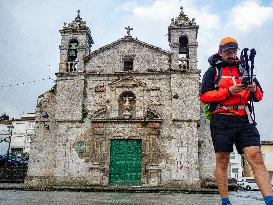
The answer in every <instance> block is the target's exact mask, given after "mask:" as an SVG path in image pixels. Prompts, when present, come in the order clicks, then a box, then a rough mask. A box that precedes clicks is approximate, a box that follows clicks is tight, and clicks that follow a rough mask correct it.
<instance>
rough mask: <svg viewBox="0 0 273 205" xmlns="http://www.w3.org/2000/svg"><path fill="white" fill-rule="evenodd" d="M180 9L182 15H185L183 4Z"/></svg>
mask: <svg viewBox="0 0 273 205" xmlns="http://www.w3.org/2000/svg"><path fill="white" fill-rule="evenodd" d="M180 9H181V11H180V15H184V11H183V6H181V7H180Z"/></svg>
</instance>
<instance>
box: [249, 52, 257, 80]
mask: <svg viewBox="0 0 273 205" xmlns="http://www.w3.org/2000/svg"><path fill="white" fill-rule="evenodd" d="M255 55H256V50H255V49H254V48H252V49H251V50H250V55H249V60H250V62H251V68H250V72H251V73H250V83H253V70H254V58H255Z"/></svg>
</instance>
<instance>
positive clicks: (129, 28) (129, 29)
mask: <svg viewBox="0 0 273 205" xmlns="http://www.w3.org/2000/svg"><path fill="white" fill-rule="evenodd" d="M125 29H127V35H128V36H131V34H130V31H131V30H133V28H131V27H130V26H127V27H125Z"/></svg>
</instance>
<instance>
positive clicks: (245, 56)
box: [240, 48, 250, 81]
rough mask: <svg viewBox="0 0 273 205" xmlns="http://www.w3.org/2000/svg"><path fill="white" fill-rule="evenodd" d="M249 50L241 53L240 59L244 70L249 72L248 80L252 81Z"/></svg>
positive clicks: (245, 49)
mask: <svg viewBox="0 0 273 205" xmlns="http://www.w3.org/2000/svg"><path fill="white" fill-rule="evenodd" d="M247 52H248V48H244V49H243V50H242V52H241V57H240V60H241V63H242V65H243V67H244V69H245V70H246V71H247V78H248V81H250V74H249V64H248V61H249V60H248V54H247Z"/></svg>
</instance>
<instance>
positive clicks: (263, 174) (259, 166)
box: [243, 146, 273, 197]
mask: <svg viewBox="0 0 273 205" xmlns="http://www.w3.org/2000/svg"><path fill="white" fill-rule="evenodd" d="M243 152H244V154H245V157H246V160H247V161H248V163H249V164H250V166H251V168H252V171H253V174H254V178H255V180H256V183H257V185H258V187H259V188H260V191H261V193H262V195H263V197H266V196H269V195H273V192H272V188H271V184H270V182H269V175H268V171H267V170H266V167H265V165H264V161H263V157H262V152H261V148H260V147H259V146H251V147H246V148H244V149H243Z"/></svg>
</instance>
